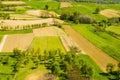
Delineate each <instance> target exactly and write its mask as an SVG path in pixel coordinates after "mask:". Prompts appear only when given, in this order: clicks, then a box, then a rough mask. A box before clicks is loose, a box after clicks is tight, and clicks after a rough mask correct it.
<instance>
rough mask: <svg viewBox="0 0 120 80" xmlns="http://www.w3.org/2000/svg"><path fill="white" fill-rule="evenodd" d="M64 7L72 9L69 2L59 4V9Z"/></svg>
mask: <svg viewBox="0 0 120 80" xmlns="http://www.w3.org/2000/svg"><path fill="white" fill-rule="evenodd" d="M64 7H72V4H71V3H70V2H61V3H60V8H64Z"/></svg>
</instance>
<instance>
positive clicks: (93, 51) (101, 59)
mask: <svg viewBox="0 0 120 80" xmlns="http://www.w3.org/2000/svg"><path fill="white" fill-rule="evenodd" d="M63 27H64V30H65V32H66V33H67V34H68V35H69V36H70V37H71V38H72V39H73V41H75V42H76V43H77V44H78V46H79V47H80V48H81V50H83V51H84V52H85V53H87V54H88V55H89V56H90V57H91V58H92V59H93V60H94V61H95V62H96V64H97V65H98V66H99V67H100V68H101V69H102V70H103V71H106V65H107V64H108V63H114V64H118V61H116V60H115V59H113V58H111V57H110V56H108V55H107V54H106V53H104V52H103V51H102V50H100V49H99V48H97V47H96V46H94V45H93V44H92V43H90V42H89V41H88V40H87V39H85V38H84V37H83V36H82V35H80V34H78V33H77V32H76V31H75V30H74V29H72V28H71V27H70V26H68V25H65V26H63Z"/></svg>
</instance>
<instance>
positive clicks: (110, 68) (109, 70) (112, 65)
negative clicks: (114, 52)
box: [106, 63, 115, 73]
mask: <svg viewBox="0 0 120 80" xmlns="http://www.w3.org/2000/svg"><path fill="white" fill-rule="evenodd" d="M114 67H115V65H114V64H113V63H108V64H107V66H106V71H107V72H108V73H112V72H113V70H114Z"/></svg>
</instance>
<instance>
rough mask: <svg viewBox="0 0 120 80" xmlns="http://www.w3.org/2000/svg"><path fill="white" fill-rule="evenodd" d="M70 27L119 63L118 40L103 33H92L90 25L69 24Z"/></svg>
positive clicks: (119, 45)
mask: <svg viewBox="0 0 120 80" xmlns="http://www.w3.org/2000/svg"><path fill="white" fill-rule="evenodd" d="M71 26H72V28H73V29H75V30H76V31H77V32H78V33H79V34H81V35H83V36H84V37H85V38H86V39H88V40H89V41H90V42H91V43H93V44H94V45H96V46H97V47H98V48H100V49H101V50H103V51H104V52H106V53H107V54H108V55H110V56H112V57H113V58H115V59H116V60H118V61H120V40H118V39H116V38H114V37H112V36H110V35H109V34H107V33H104V32H94V31H93V29H92V26H91V25H86V24H78V25H77V24H71Z"/></svg>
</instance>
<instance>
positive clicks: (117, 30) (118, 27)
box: [106, 26, 120, 34]
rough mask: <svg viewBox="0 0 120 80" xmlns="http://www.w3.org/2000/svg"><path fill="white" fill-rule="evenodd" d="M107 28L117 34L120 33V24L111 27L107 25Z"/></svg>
mask: <svg viewBox="0 0 120 80" xmlns="http://www.w3.org/2000/svg"><path fill="white" fill-rule="evenodd" d="M106 30H107V31H111V32H114V33H116V34H120V26H110V27H107V28H106Z"/></svg>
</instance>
